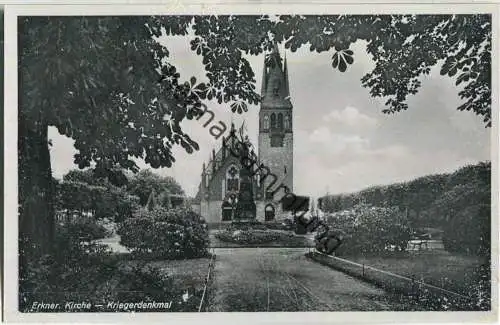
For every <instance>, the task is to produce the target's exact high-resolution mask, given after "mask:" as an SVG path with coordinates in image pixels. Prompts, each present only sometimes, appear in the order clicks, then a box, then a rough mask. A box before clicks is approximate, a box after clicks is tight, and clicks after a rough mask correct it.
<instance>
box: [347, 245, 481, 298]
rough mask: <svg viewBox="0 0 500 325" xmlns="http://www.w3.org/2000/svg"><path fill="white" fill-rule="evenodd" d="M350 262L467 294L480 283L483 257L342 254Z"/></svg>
mask: <svg viewBox="0 0 500 325" xmlns="http://www.w3.org/2000/svg"><path fill="white" fill-rule="evenodd" d="M346 258H347V259H349V260H350V261H353V262H357V263H360V264H365V265H369V266H372V267H375V268H378V269H381V270H384V271H389V272H392V273H396V274H399V275H403V276H406V277H409V278H411V277H415V279H416V280H423V281H424V282H426V283H429V284H432V285H435V286H439V287H442V288H445V289H447V290H452V291H455V292H458V293H461V294H464V295H469V294H471V292H473V291H474V290H476V289H477V287H478V283H479V282H480V275H479V272H478V271H479V269H480V267H481V265H483V264H485V263H487V260H486V258H481V257H476V256H462V255H456V254H450V253H448V252H446V251H445V250H428V251H418V252H403V253H399V252H392V253H391V254H389V255H386V256H383V257H380V256H377V257H362V256H355V257H353V256H349V257H346Z"/></svg>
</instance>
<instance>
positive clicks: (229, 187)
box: [226, 165, 240, 192]
mask: <svg viewBox="0 0 500 325" xmlns="http://www.w3.org/2000/svg"><path fill="white" fill-rule="evenodd" d="M239 185H240V177H239V172H238V168H236V166H234V165H231V166H230V167H229V168H228V169H227V172H226V192H237V191H238V190H239Z"/></svg>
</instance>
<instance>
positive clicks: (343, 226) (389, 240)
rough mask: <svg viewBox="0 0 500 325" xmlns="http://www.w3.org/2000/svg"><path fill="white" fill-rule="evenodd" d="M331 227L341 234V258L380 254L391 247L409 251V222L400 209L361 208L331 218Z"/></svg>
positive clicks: (330, 216)
mask: <svg viewBox="0 0 500 325" xmlns="http://www.w3.org/2000/svg"><path fill="white" fill-rule="evenodd" d="M327 224H328V226H329V227H330V228H331V229H336V230H338V231H340V232H341V233H342V234H343V235H342V236H340V237H341V240H342V245H341V246H339V248H338V249H337V250H336V251H335V252H336V253H337V254H339V255H349V254H377V253H381V252H384V251H386V250H387V248H388V247H389V246H390V245H393V246H395V247H396V249H397V250H400V251H404V250H406V247H407V244H408V241H409V240H410V228H409V225H408V220H406V218H405V216H404V214H403V213H402V212H401V211H399V209H397V208H394V207H391V208H386V207H370V206H367V205H358V206H356V207H354V209H352V210H350V211H344V212H340V213H334V214H330V215H329V216H328V217H327Z"/></svg>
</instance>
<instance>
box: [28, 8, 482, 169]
mask: <svg viewBox="0 0 500 325" xmlns="http://www.w3.org/2000/svg"><path fill="white" fill-rule="evenodd" d="M19 27H20V67H21V69H20V77H21V78H20V79H21V82H22V93H21V103H22V105H21V106H20V107H21V113H22V114H23V116H24V117H25V118H26V119H27V121H29V122H30V123H32V124H37V123H46V124H48V125H54V126H56V127H57V128H58V130H59V131H60V132H61V133H62V134H64V135H67V136H69V137H72V138H73V139H75V140H76V142H75V147H76V148H77V149H78V150H79V153H78V154H77V155H76V157H75V162H76V163H77V164H78V165H79V166H80V167H86V166H88V165H89V163H90V161H96V162H97V163H98V164H100V165H103V166H108V165H110V164H112V163H113V164H114V163H120V164H122V166H123V167H125V168H130V169H135V170H136V169H137V167H136V166H135V164H134V163H133V161H132V160H131V159H130V158H131V157H143V158H145V160H146V162H148V163H150V164H151V166H152V167H169V166H170V165H171V163H172V162H173V161H174V157H173V156H172V151H171V150H172V147H173V146H174V145H181V146H183V147H184V148H185V149H186V150H187V151H188V152H191V151H193V150H196V149H197V148H198V146H197V144H196V143H195V142H194V141H193V140H192V139H191V138H190V137H189V135H188V134H186V133H185V132H184V131H183V130H182V129H181V127H180V122H181V121H182V120H183V119H184V118H192V117H193V116H194V115H196V114H198V112H199V110H198V108H199V107H200V101H201V100H204V99H209V100H210V99H216V100H217V101H218V102H219V103H222V102H227V103H230V106H231V108H232V109H233V110H235V111H239V112H242V111H243V110H246V104H247V103H248V104H255V103H257V102H258V101H259V94H258V93H257V92H256V86H255V74H254V71H253V70H252V67H251V66H250V63H249V62H248V60H246V59H245V57H244V54H251V55H257V54H260V53H262V52H263V51H265V50H269V49H271V47H272V45H273V43H272V41H273V40H276V41H278V42H285V46H286V47H287V48H290V49H291V50H292V51H296V50H297V49H298V48H300V47H301V46H308V47H309V48H310V50H311V51H316V52H323V51H330V52H332V55H333V56H332V66H333V68H334V69H338V70H340V71H345V70H346V69H347V67H348V65H349V64H352V63H353V61H354V59H353V57H354V56H355V55H356V54H355V53H353V52H352V51H351V50H349V47H350V45H351V44H352V43H354V42H356V41H357V40H364V41H366V42H367V52H368V54H369V55H370V56H371V57H372V59H373V60H374V61H375V63H376V66H375V68H374V70H373V71H371V72H368V73H367V74H366V75H365V76H364V77H363V79H362V84H363V86H365V87H367V88H369V89H370V93H371V95H372V96H376V97H387V98H388V100H387V103H386V104H387V105H386V108H385V112H387V113H393V112H398V111H401V110H405V109H407V104H406V103H405V101H406V99H407V96H408V95H411V94H415V93H416V92H417V91H418V88H419V87H420V80H419V77H420V76H422V75H423V74H428V73H429V72H430V68H431V67H432V66H435V65H440V66H441V73H442V74H447V75H449V76H450V77H453V78H454V79H455V80H456V83H457V85H463V86H465V87H464V89H463V90H461V91H460V92H459V95H460V97H461V98H462V99H464V103H463V104H462V105H461V106H460V107H459V108H458V109H460V110H472V111H474V112H475V113H477V114H478V115H480V116H482V117H483V118H484V122H485V123H486V125H487V126H490V125H491V103H490V97H491V17H490V16H489V15H453V16H452V15H404V16H402V15H393V16H389V15H385V16H383V15H373V16H368V15H367V16H351V15H342V16H279V17H278V19H277V20H276V19H270V18H269V17H268V16H194V17H190V16H169V17H165V16H164V17H48V18H47V17H29V18H22V19H21V20H20V24H19ZM191 28H192V30H193V31H194V35H192V40H191V48H192V50H193V51H195V52H196V53H198V54H199V55H201V56H202V59H203V64H204V65H205V69H206V76H207V77H208V80H209V82H208V83H197V81H196V77H200V76H192V77H191V76H183V77H184V78H185V79H181V77H180V75H179V73H177V69H176V67H175V66H173V65H172V64H171V63H170V62H169V51H168V48H166V47H164V46H162V45H160V44H159V43H158V42H157V41H155V39H154V38H155V37H158V36H161V35H187V36H189V35H191V34H188V31H189V30H190V29H191ZM188 79H189V81H187V82H183V80H188Z"/></svg>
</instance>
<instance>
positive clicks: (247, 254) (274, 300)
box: [209, 248, 405, 312]
mask: <svg viewBox="0 0 500 325" xmlns="http://www.w3.org/2000/svg"><path fill="white" fill-rule="evenodd" d="M215 252H216V254H217V262H216V266H215V282H214V284H213V286H214V287H213V289H214V290H215V291H214V296H213V299H212V303H211V306H210V308H209V311H224V312H228V311H239V312H261V311H363V310H366V311H383V310H391V311H393V310H404V309H405V306H403V305H401V304H400V303H398V302H397V301H395V300H393V299H391V298H390V297H389V295H388V294H387V293H386V292H385V291H384V290H381V289H379V288H376V287H374V286H372V285H369V284H366V283H364V282H362V281H359V280H357V279H354V278H352V277H350V276H348V275H345V274H344V273H341V272H338V271H334V270H332V269H330V268H328V267H326V266H323V265H320V264H317V263H315V262H313V261H310V260H308V259H307V258H306V257H305V256H304V253H305V252H307V249H303V248H219V249H216V250H215Z"/></svg>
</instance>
